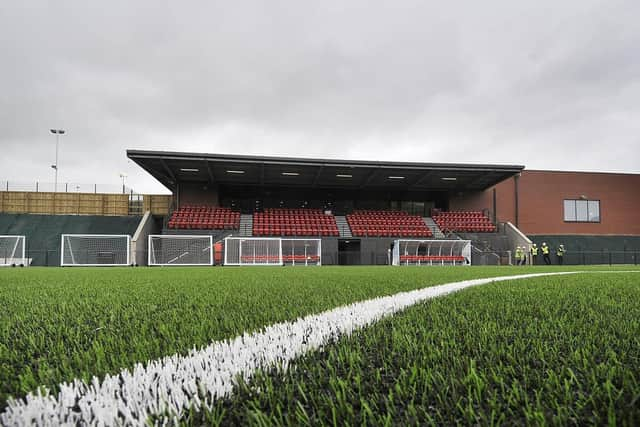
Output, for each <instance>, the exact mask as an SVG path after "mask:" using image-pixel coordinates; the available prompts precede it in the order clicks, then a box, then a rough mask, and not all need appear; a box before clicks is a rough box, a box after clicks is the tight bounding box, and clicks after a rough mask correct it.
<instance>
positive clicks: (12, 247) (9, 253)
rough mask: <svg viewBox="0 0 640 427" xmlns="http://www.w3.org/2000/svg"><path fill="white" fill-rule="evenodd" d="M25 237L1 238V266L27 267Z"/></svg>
mask: <svg viewBox="0 0 640 427" xmlns="http://www.w3.org/2000/svg"><path fill="white" fill-rule="evenodd" d="M25 241H26V239H25V237H24V236H0V266H12V265H25V264H26V260H25Z"/></svg>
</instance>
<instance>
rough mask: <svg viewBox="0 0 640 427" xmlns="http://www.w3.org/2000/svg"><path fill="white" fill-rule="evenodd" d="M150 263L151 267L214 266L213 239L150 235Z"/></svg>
mask: <svg viewBox="0 0 640 427" xmlns="http://www.w3.org/2000/svg"><path fill="white" fill-rule="evenodd" d="M148 261H149V265H150V266H154V265H155V266H171V265H182V266H189V265H191V266H196V265H213V263H214V261H213V237H211V236H204V235H199V236H198V235H195V236H187V235H180V234H176V235H173V234H169V235H166V234H165V235H154V234H152V235H149V254H148Z"/></svg>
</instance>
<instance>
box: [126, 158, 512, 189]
mask: <svg viewBox="0 0 640 427" xmlns="http://www.w3.org/2000/svg"><path fill="white" fill-rule="evenodd" d="M127 157H129V158H130V159H131V160H133V161H134V162H136V163H137V164H138V165H140V166H141V167H142V168H143V169H144V170H146V171H147V172H149V173H150V174H151V175H152V176H153V177H154V178H156V179H157V180H158V181H160V182H161V183H162V184H163V185H164V186H165V187H167V188H168V189H170V190H171V191H175V189H176V182H206V183H210V184H225V185H261V186H282V187H308V188H342V189H367V190H373V189H380V190H399V191H434V190H436V191H449V190H451V191H470V190H471V191H473V190H485V189H487V188H489V187H492V186H493V185H495V184H497V183H499V182H501V181H503V180H505V179H507V178H509V177H512V176H513V175H515V174H518V173H520V172H521V171H522V170H523V169H524V166H517V165H515V166H514V165H480V164H478V165H473V164H450V163H400V162H376V161H359V160H328V159H302V158H290V157H262V156H237V155H227V154H199V153H176V152H163V151H142V150H127Z"/></svg>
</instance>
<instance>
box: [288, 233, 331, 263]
mask: <svg viewBox="0 0 640 427" xmlns="http://www.w3.org/2000/svg"><path fill="white" fill-rule="evenodd" d="M321 257H322V240H321V239H282V261H283V263H284V264H285V265H305V266H308V265H322V261H321Z"/></svg>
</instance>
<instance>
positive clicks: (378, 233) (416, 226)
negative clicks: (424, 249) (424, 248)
mask: <svg viewBox="0 0 640 427" xmlns="http://www.w3.org/2000/svg"><path fill="white" fill-rule="evenodd" d="M347 223H348V224H349V227H350V228H351V234H352V235H354V236H357V237H432V236H433V233H432V232H431V230H430V229H429V227H427V225H426V224H425V223H424V220H423V219H422V217H420V216H418V215H409V213H407V212H404V211H371V210H368V211H354V212H353V213H352V214H349V215H347Z"/></svg>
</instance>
